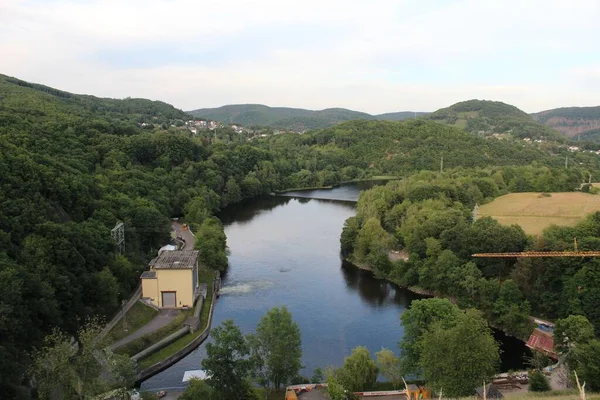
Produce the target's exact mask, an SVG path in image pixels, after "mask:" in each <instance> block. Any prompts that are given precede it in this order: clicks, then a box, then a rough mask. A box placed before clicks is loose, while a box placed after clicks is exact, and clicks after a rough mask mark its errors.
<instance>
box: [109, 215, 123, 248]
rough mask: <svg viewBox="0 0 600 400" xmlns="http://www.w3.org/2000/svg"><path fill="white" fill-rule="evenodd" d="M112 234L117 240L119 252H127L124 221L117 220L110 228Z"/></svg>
mask: <svg viewBox="0 0 600 400" xmlns="http://www.w3.org/2000/svg"><path fill="white" fill-rule="evenodd" d="M110 236H111V237H112V238H113V240H114V241H115V247H116V250H117V253H118V254H123V253H125V225H124V224H123V223H122V222H117V224H116V225H115V227H114V228H112V229H111V230H110Z"/></svg>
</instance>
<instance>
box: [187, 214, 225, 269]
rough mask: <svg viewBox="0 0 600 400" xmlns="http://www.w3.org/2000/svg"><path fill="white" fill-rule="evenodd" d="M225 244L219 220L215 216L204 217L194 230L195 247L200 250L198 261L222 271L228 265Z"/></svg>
mask: <svg viewBox="0 0 600 400" xmlns="http://www.w3.org/2000/svg"><path fill="white" fill-rule="evenodd" d="M226 246H227V236H226V235H225V231H224V229H223V225H222V224H221V221H219V219H218V218H216V217H210V218H207V219H205V220H204V222H203V223H202V225H200V228H199V229H198V231H197V232H196V244H195V248H196V249H197V250H200V255H199V259H200V262H201V263H202V264H203V265H204V266H205V267H207V268H210V269H214V270H219V271H224V270H225V269H226V268H227V265H228V260H227V254H226V252H225V249H226Z"/></svg>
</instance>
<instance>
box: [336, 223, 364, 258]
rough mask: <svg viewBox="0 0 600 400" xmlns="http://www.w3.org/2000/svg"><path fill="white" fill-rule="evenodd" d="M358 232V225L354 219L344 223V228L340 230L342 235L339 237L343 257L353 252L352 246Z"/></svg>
mask: <svg viewBox="0 0 600 400" xmlns="http://www.w3.org/2000/svg"><path fill="white" fill-rule="evenodd" d="M359 230H360V224H359V222H358V219H357V218H356V217H350V218H348V219H347V220H346V221H345V222H344V228H343V229H342V235H341V237H340V244H341V252H342V256H343V257H348V256H349V255H351V254H352V252H353V251H354V244H355V241H356V237H357V236H358V231H359Z"/></svg>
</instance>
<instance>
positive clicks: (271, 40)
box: [0, 0, 600, 114]
mask: <svg viewBox="0 0 600 400" xmlns="http://www.w3.org/2000/svg"><path fill="white" fill-rule="evenodd" d="M599 21H600V1H599V0H569V1H566V0H368V1H367V0H301V1H300V0H0V73H3V74H6V75H11V76H15V77H18V78H20V79H24V80H27V81H32V82H37V83H42V84H45V85H48V86H52V87H55V88H58V89H62V90H66V91H70V92H74V93H85V94H92V95H96V96H102V97H114V98H124V97H144V98H149V99H153V100H162V101H166V102H168V103H171V104H173V105H174V106H176V107H177V108H181V109H183V110H192V109H196V108H203V107H218V106H221V105H225V104H245V103H260V104H267V105H270V106H286V107H300V108H308V109H323V108H328V107H344V108H349V109H354V110H359V111H364V112H368V113H373V114H376V113H384V112H393V111H405V110H410V111H434V110H436V109H438V108H442V107H447V106H449V105H451V104H453V103H456V102H458V101H463V100H468V99H474V98H476V99H486V100H496V101H504V102H506V103H509V104H513V105H515V106H517V107H519V108H521V109H523V110H524V111H527V112H536V111H541V110H545V109H550V108H556V107H565V106H592V105H600V23H599Z"/></svg>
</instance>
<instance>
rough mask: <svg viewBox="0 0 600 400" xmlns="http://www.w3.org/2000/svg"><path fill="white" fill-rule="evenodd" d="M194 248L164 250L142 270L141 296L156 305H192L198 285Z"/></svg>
mask: <svg viewBox="0 0 600 400" xmlns="http://www.w3.org/2000/svg"><path fill="white" fill-rule="evenodd" d="M198 255H199V251H197V250H164V251H162V252H161V253H160V255H159V256H158V257H156V258H155V259H153V260H152V261H150V264H149V266H150V270H148V271H144V272H143V273H142V276H141V279H142V298H143V299H146V300H147V301H149V302H150V303H152V304H153V305H155V306H156V307H159V308H188V307H193V306H194V302H195V299H196V295H197V294H196V288H197V286H198Z"/></svg>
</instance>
